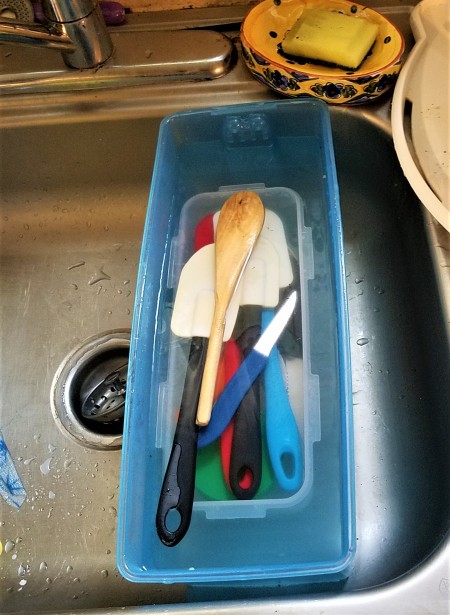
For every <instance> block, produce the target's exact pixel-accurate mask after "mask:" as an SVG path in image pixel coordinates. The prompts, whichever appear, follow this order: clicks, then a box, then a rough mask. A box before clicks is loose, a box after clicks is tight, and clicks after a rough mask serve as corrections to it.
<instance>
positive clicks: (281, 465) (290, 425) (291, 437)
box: [261, 309, 303, 491]
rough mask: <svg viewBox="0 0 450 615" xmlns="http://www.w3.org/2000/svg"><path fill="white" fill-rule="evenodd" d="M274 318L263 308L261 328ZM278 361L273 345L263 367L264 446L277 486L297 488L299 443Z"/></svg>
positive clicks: (300, 462) (299, 480)
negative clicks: (265, 445) (265, 440)
mask: <svg viewBox="0 0 450 615" xmlns="http://www.w3.org/2000/svg"><path fill="white" fill-rule="evenodd" d="M274 318H275V317H274V315H273V310H270V309H264V310H263V311H262V316H261V325H262V328H263V329H267V327H269V326H270V323H271V322H273V319H274ZM280 361H281V357H280V353H279V352H278V349H277V347H276V346H274V348H272V350H271V352H270V355H269V358H268V361H267V365H266V368H265V370H264V389H265V393H266V395H265V398H266V433H267V448H268V450H269V457H270V462H271V464H272V468H273V471H274V474H275V477H276V479H277V482H278V484H279V485H280V487H281V488H282V489H285V490H286V491H297V490H298V489H300V486H301V483H302V479H303V455H302V443H301V440H300V434H299V431H298V427H297V421H296V420H295V417H294V414H293V412H292V408H291V403H290V401H289V396H288V392H287V390H286V385H285V382H284V378H283V373H282V370H281V364H280Z"/></svg>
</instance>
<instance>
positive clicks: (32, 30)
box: [0, 19, 75, 52]
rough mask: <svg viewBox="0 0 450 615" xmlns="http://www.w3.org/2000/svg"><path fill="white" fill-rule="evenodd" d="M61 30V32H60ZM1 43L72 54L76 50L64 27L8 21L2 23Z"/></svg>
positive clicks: (0, 30)
mask: <svg viewBox="0 0 450 615" xmlns="http://www.w3.org/2000/svg"><path fill="white" fill-rule="evenodd" d="M58 30H59V31H58ZM0 41H2V42H5V43H15V44H16V45H33V46H36V47H43V48H45V49H59V50H61V51H66V52H71V51H74V50H75V45H74V43H73V42H72V41H71V40H70V38H69V37H68V36H67V34H66V33H65V32H64V31H63V29H62V27H60V28H58V29H57V28H56V26H55V25H51V26H48V25H38V24H29V23H21V22H19V21H14V20H12V19H11V20H8V22H6V21H2V22H0Z"/></svg>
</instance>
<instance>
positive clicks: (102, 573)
mask: <svg viewBox="0 0 450 615" xmlns="http://www.w3.org/2000/svg"><path fill="white" fill-rule="evenodd" d="M100 574H101V575H102V577H103V578H104V579H106V578H107V577H108V574H109V572H108V571H107V570H102V571H101V572H100Z"/></svg>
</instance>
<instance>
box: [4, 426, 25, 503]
mask: <svg viewBox="0 0 450 615" xmlns="http://www.w3.org/2000/svg"><path fill="white" fill-rule="evenodd" d="M0 495H1V496H2V497H3V499H4V500H5V502H7V503H8V504H9V505H10V506H13V507H14V508H20V507H21V506H22V504H23V503H24V501H25V500H26V497H27V493H26V491H25V489H24V486H23V484H22V481H21V480H20V476H19V475H18V474H17V470H16V467H15V465H14V461H13V460H12V457H11V454H10V452H9V450H8V447H7V446H6V442H5V441H4V439H3V435H2V432H1V431H0Z"/></svg>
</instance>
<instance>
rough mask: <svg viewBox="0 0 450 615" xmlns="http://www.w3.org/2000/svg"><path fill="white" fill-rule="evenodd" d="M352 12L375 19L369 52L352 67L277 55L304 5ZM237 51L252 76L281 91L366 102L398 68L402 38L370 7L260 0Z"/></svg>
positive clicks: (322, 0)
mask: <svg viewBox="0 0 450 615" xmlns="http://www.w3.org/2000/svg"><path fill="white" fill-rule="evenodd" d="M306 7H307V8H309V7H311V8H321V9H329V10H330V11H339V12H341V13H345V14H347V15H354V16H356V17H359V18H360V19H368V20H370V21H372V22H374V23H376V24H378V27H379V32H378V36H377V40H376V41H375V43H374V45H373V47H372V49H371V51H370V52H369V54H368V55H367V57H366V58H365V59H364V60H363V62H362V63H361V65H360V66H359V68H358V69H357V70H354V71H352V70H346V69H344V68H339V67H336V68H335V67H331V66H325V65H321V64H314V63H312V62H307V61H305V60H302V59H301V58H295V57H294V56H284V55H283V54H282V49H281V43H282V41H283V38H284V36H285V34H286V32H287V31H288V30H289V29H290V28H291V27H292V25H293V24H294V23H295V21H296V20H297V19H298V18H299V17H300V15H301V13H302V11H303V9H304V8H306ZM241 42H242V52H243V56H244V60H245V63H246V64H247V66H248V68H249V69H250V72H251V73H252V75H253V76H254V77H255V78H256V79H258V80H259V81H261V82H262V83H264V84H265V85H268V86H269V87H271V88H272V89H274V90H276V91H277V92H279V93H280V94H284V95H285V96H292V97H299V96H314V97H316V98H320V99H322V100H325V101H326V102H329V103H335V104H356V103H365V102H368V101H370V100H373V99H375V98H377V97H378V96H380V95H381V94H384V92H386V91H387V90H389V89H390V88H391V87H392V86H393V85H394V83H395V81H396V79H397V75H398V73H399V71H400V68H401V62H402V54H403V50H404V40H403V37H402V35H401V33H400V32H399V31H398V30H397V28H396V27H395V26H394V25H393V24H392V23H391V22H390V21H389V20H388V19H386V18H385V17H384V16H383V15H380V13H377V12H376V11H374V10H373V9H370V8H367V7H364V6H362V5H360V4H356V3H354V2H348V1H346V0H263V2H261V3H260V4H257V5H256V6H255V7H254V8H253V9H251V10H250V12H249V13H248V14H247V16H246V18H245V20H244V22H243V24H242V28H241Z"/></svg>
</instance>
